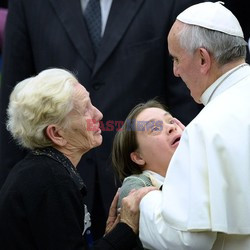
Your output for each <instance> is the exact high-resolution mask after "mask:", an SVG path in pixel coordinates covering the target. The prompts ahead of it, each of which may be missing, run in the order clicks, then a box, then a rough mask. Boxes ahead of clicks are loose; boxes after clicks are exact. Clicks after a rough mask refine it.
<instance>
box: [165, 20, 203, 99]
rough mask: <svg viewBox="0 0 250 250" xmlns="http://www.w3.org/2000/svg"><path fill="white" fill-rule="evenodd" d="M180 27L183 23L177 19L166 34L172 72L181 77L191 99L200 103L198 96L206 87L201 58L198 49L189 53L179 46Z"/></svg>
mask: <svg viewBox="0 0 250 250" xmlns="http://www.w3.org/2000/svg"><path fill="white" fill-rule="evenodd" d="M182 27H183V23H181V22H179V21H178V20H177V21H176V22H175V23H174V25H173V26H172V28H171V30H170V32H169V35H168V50H169V54H170V55H171V56H172V58H173V72H174V75H175V76H176V77H181V79H182V80H183V81H184V82H185V84H186V86H187V87H188V89H189V90H190V93H191V96H192V97H193V99H194V100H195V101H196V102H197V103H200V97H201V95H202V93H203V92H204V90H205V88H206V86H205V81H204V77H203V75H202V74H201V61H202V58H201V55H200V51H199V50H198V49H197V51H195V52H194V53H189V52H188V51H186V50H185V49H184V48H182V47H181V46H180V43H179V37H178V33H179V31H180V30H181V29H182Z"/></svg>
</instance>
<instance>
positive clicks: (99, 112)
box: [94, 107, 103, 121]
mask: <svg viewBox="0 0 250 250" xmlns="http://www.w3.org/2000/svg"><path fill="white" fill-rule="evenodd" d="M94 116H95V120H96V121H100V120H101V119H102V118H103V114H102V112H101V111H100V110H99V109H98V108H96V107H95V115H94Z"/></svg>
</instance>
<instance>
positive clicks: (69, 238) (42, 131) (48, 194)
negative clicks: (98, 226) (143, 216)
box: [0, 69, 149, 250]
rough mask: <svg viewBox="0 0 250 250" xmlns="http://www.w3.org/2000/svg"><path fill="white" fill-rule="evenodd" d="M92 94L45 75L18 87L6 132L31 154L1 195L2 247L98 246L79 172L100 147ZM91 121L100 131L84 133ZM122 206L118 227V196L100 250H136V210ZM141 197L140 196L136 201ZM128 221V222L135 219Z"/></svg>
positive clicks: (69, 80)
mask: <svg viewBox="0 0 250 250" xmlns="http://www.w3.org/2000/svg"><path fill="white" fill-rule="evenodd" d="M101 119H102V113H101V112H100V111H99V110H98V109H97V108H95V107H94V106H93V105H92V103H91V100H90V96H89V93H88V92H87V90H86V89H85V88H84V87H83V86H82V85H81V84H80V83H79V82H78V81H77V79H76V78H75V77H74V75H72V74H71V73H70V72H68V71H66V70H63V69H48V70H45V71H43V72H41V73H40V74H38V75H37V76H35V77H31V78H29V79H26V80H24V81H22V82H20V83H19V84H17V85H16V87H15V88H14V90H13V92H12V94H11V96H10V102H9V107H8V121H7V128H8V130H9V131H10V132H11V134H12V136H13V138H14V139H15V140H17V142H18V143H19V145H20V146H21V147H24V148H27V149H30V153H29V154H28V155H27V156H26V158H24V159H23V160H22V161H20V162H19V163H18V164H17V165H16V166H15V167H14V168H13V169H12V171H11V172H10V174H9V176H8V178H7V180H6V182H5V184H4V186H3V187H2V189H1V191H0V221H1V223H0V242H1V245H2V246H5V247H6V249H25V250H27V249H29V250H30V249H88V247H91V246H92V245H93V243H92V241H91V234H90V225H91V222H90V215H89V213H88V211H87V207H86V205H84V203H83V196H84V195H85V194H86V187H85V185H84V183H83V181H82V179H81V177H80V176H79V174H78V173H77V171H76V167H77V164H78V162H79V161H80V159H81V157H82V155H83V154H84V153H86V152H87V151H89V150H90V149H92V148H94V147H97V146H99V145H100V144H101V143H102V135H101V130H100V128H99V121H100V120H101ZM88 120H91V121H92V123H94V125H95V127H94V128H95V129H91V130H88V129H87V121H88ZM147 191H149V189H148V190H144V191H143V192H141V194H139V196H138V194H136V195H135V196H133V197H132V198H133V199H131V200H130V201H131V202H130V201H129V200H126V201H125V202H124V205H125V206H126V205H127V210H128V207H130V211H127V210H126V209H124V210H122V213H121V222H120V223H118V224H117V222H118V220H119V217H118V218H116V214H115V212H114V211H116V203H117V200H118V196H116V197H115V198H114V201H113V203H112V205H111V209H110V214H109V218H108V221H107V230H106V235H105V236H104V237H103V238H102V239H100V240H99V241H97V242H95V243H94V245H95V248H96V249H131V248H132V246H133V244H134V242H135V238H136V234H135V233H137V232H138V204H139V201H140V199H141V197H142V196H143V195H144V194H145V193H146V192H147ZM138 197H139V198H138ZM130 215H131V216H130Z"/></svg>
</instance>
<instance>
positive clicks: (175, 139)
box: [171, 135, 181, 145]
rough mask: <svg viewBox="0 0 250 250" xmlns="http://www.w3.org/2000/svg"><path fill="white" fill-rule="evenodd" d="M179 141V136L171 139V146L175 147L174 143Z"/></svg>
mask: <svg viewBox="0 0 250 250" xmlns="http://www.w3.org/2000/svg"><path fill="white" fill-rule="evenodd" d="M180 139H181V136H180V135H178V136H176V137H175V138H174V139H173V141H172V143H171V145H175V143H177V142H179V141H180Z"/></svg>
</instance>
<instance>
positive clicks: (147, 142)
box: [136, 108, 182, 176]
mask: <svg viewBox="0 0 250 250" xmlns="http://www.w3.org/2000/svg"><path fill="white" fill-rule="evenodd" d="M136 124H137V130H136V137H137V142H138V145H139V146H138V150H137V151H138V153H139V154H140V156H141V157H142V158H143V160H144V162H145V164H144V166H143V170H152V171H154V172H156V173H158V174H160V175H162V176H165V174H166V170H167V167H168V164H169V162H170V159H171V158H172V155H173V153H174V152H175V150H176V148H177V146H178V145H179V140H180V137H181V134H182V128H181V127H180V126H178V125H177V123H176V122H175V121H174V119H173V117H172V116H171V115H170V114H169V113H167V112H166V111H165V110H163V109H160V108H147V109H145V110H143V111H142V112H141V113H140V114H139V115H138V116H137V118H136ZM139 124H141V125H139Z"/></svg>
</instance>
